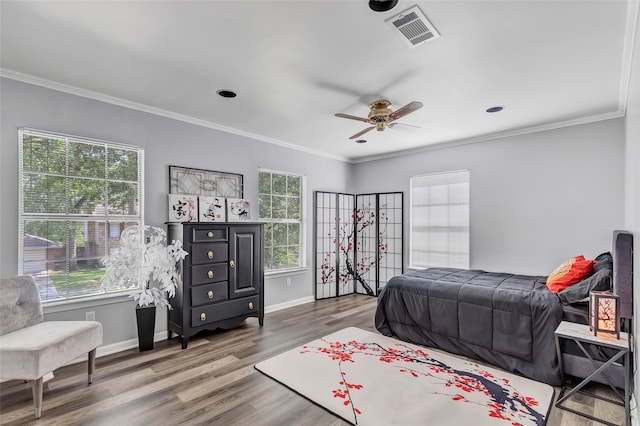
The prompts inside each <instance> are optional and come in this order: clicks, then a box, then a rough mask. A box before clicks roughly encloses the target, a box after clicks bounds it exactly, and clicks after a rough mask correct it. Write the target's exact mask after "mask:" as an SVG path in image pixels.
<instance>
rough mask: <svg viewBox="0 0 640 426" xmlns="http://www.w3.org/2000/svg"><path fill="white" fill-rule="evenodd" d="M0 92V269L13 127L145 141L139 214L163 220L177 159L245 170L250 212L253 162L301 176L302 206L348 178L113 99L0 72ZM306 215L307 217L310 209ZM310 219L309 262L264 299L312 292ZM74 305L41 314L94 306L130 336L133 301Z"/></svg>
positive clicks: (6, 264)
mask: <svg viewBox="0 0 640 426" xmlns="http://www.w3.org/2000/svg"><path fill="white" fill-rule="evenodd" d="M0 89H1V91H2V97H1V99H0V102H1V106H2V109H1V111H2V117H1V119H2V121H1V125H2V126H1V137H2V140H1V141H0V142H1V144H0V165H1V173H0V176H1V179H2V180H1V182H0V189H1V191H2V197H0V198H1V199H2V204H1V205H0V212H1V215H2V220H1V221H0V277H3V278H4V277H9V276H12V275H15V274H16V273H17V267H18V255H17V241H18V231H17V229H18V220H17V212H18V208H17V203H18V187H17V176H18V127H29V128H35V129H39V130H48V131H53V132H59V133H65V134H70V135H75V136H82V137H89V138H95V139H101V140H107V141H113V142H121V143H127V144H132V145H138V146H142V147H144V148H145V221H146V223H147V224H149V225H155V226H163V224H164V222H165V221H166V220H167V193H168V166H169V165H179V166H187V167H195V168H202V169H208V170H219V171H227V172H234V173H242V174H243V175H244V184H245V186H244V190H245V192H244V193H245V197H246V198H248V199H250V200H254V203H252V205H251V217H252V218H257V217H258V210H257V207H258V204H257V199H258V196H257V186H258V183H257V182H258V168H259V167H262V168H267V169H271V170H282V171H288V172H294V173H300V174H303V175H305V176H307V200H308V205H307V209H308V211H309V212H312V202H313V197H312V191H313V190H314V189H322V190H330V191H342V192H344V191H345V190H346V188H347V186H348V184H349V182H350V180H351V179H352V176H351V174H350V173H351V165H350V164H348V163H345V162H342V161H337V160H334V159H330V158H326V157H321V156H317V155H312V154H309V153H305V152H302V151H298V150H292V149H288V148H285V147H282V146H279V145H275V144H271V143H264V142H260V141H257V140H254V139H250V138H247V137H244V136H238V135H235V134H230V133H226V132H221V131H218V130H214V129H210V128H205V127H201V126H197V125H193V124H189V123H185V122H182V121H177V120H173V119H169V118H165V117H161V116H157V115H153V114H148V113H144V112H140V111H136V110H132V109H128V108H124V107H120V106H115V105H112V104H108V103H104V102H99V101H96V100H92V99H87V98H82V97H78V96H75V95H71V94H68V93H63V92H59V91H55V90H50V89H46V88H43V87H39V86H35V85H31V84H26V83H22V82H18V81H15V80H11V79H1V80H0ZM309 217H312V216H311V215H309ZM312 225H313V224H312V223H311V222H309V223H307V235H308V238H307V253H306V258H307V264H308V265H309V269H308V270H307V271H306V272H304V273H302V274H297V275H292V276H291V277H290V278H291V280H292V285H291V286H290V287H287V286H286V285H285V277H274V278H269V279H267V280H266V283H265V304H266V305H267V306H272V305H278V304H285V303H286V302H289V301H292V300H297V299H303V298H310V297H312V296H313V286H312V282H313V271H312V269H311V267H312V265H313V256H312V255H313V252H312V249H311V247H312V245H311V244H312V240H313V238H312V235H313V227H312ZM112 302H113V303H111V304H107V305H98V306H93V305H92V304H90V303H82V304H80V305H78V306H76V307H77V309H72V310H67V307H65V308H63V309H64V310H61V308H59V307H58V308H50V309H46V311H45V312H46V313H47V314H46V318H47V319H69V320H71V319H75V320H78V319H84V318H85V312H86V311H89V310H94V311H95V312H96V319H97V320H98V321H101V322H102V323H103V325H104V342H105V344H107V345H108V344H114V343H117V342H121V341H125V340H129V339H135V338H136V330H135V317H134V309H133V306H134V305H133V303H132V302H131V301H124V302H123V301H119V300H115V301H112ZM162 330H166V315H165V314H164V312H159V316H158V319H157V322H156V332H159V331H162Z"/></svg>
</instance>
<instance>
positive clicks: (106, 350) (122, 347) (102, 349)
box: [66, 331, 168, 365]
mask: <svg viewBox="0 0 640 426" xmlns="http://www.w3.org/2000/svg"><path fill="white" fill-rule="evenodd" d="M167 336H168V333H167V332H166V331H161V332H160V333H156V334H155V335H154V336H153V341H154V342H159V341H161V340H166V339H167ZM137 347H138V339H137V338H136V339H129V340H125V341H122V342H117V343H112V344H110V345H103V346H98V350H97V351H96V358H100V357H101V356H107V355H111V354H115V353H118V352H122V351H126V350H129V349H133V348H137ZM79 362H87V356H86V355H81V356H79V357H78V358H76V359H74V360H73V361H71V362H69V363H67V364H66V365H71V364H77V363H79Z"/></svg>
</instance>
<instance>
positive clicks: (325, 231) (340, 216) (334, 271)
mask: <svg viewBox="0 0 640 426" xmlns="http://www.w3.org/2000/svg"><path fill="white" fill-rule="evenodd" d="M354 203H355V197H354V196H353V195H352V194H341V193H335V192H323V191H316V197H315V240H316V248H315V251H316V254H315V285H316V286H315V288H316V299H326V298H329V297H337V296H342V295H344V294H350V293H353V292H354V283H353V272H352V271H353V261H354V231H353V209H354Z"/></svg>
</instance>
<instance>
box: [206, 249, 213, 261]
mask: <svg viewBox="0 0 640 426" xmlns="http://www.w3.org/2000/svg"><path fill="white" fill-rule="evenodd" d="M207 257H208V258H209V259H213V252H212V251H211V250H209V251H208V252H207Z"/></svg>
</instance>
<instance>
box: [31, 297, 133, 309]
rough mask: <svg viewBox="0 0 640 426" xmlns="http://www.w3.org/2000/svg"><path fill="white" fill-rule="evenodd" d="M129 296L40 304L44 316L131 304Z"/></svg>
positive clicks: (131, 300)
mask: <svg viewBox="0 0 640 426" xmlns="http://www.w3.org/2000/svg"><path fill="white" fill-rule="evenodd" d="M131 294H132V292H119V293H117V294H106V295H100V296H88V297H82V298H78V299H71V300H59V301H52V302H42V311H43V313H44V314H52V313H56V312H65V311H74V310H77V309H86V308H91V307H94V306H102V305H111V304H114V303H123V302H133V299H132V298H131V297H130V295H131Z"/></svg>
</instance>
